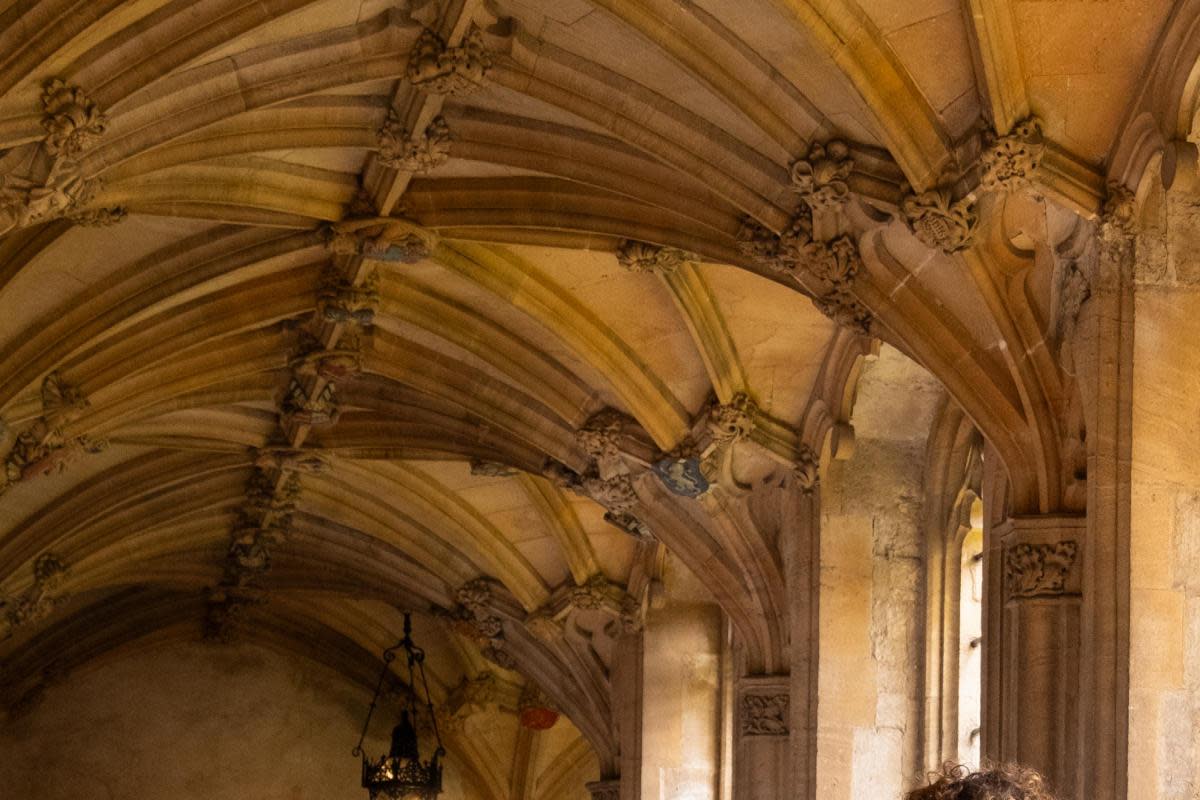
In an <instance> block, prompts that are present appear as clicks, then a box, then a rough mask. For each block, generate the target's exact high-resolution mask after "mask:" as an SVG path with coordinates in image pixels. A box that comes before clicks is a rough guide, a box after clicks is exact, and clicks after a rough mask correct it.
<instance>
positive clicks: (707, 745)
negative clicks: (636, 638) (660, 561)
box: [641, 602, 722, 800]
mask: <svg viewBox="0 0 1200 800" xmlns="http://www.w3.org/2000/svg"><path fill="white" fill-rule="evenodd" d="M721 620H722V617H721V611H720V609H719V608H718V607H717V606H715V605H712V604H707V603H695V602H678V603H668V604H667V605H666V606H665V607H663V608H659V609H655V608H652V609H651V611H650V613H649V615H648V616H647V620H646V627H645V630H644V632H643V634H642V635H643V640H642V641H643V647H644V658H643V661H642V665H643V670H642V679H643V693H642V735H641V743H642V758H641V762H642V763H641V767H642V769H641V784H642V785H641V797H642V800H717V798H718V788H717V787H718V775H719V769H718V767H719V758H720V732H721V691H720V689H721Z"/></svg>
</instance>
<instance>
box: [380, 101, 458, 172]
mask: <svg viewBox="0 0 1200 800" xmlns="http://www.w3.org/2000/svg"><path fill="white" fill-rule="evenodd" d="M377 139H378V144H377V148H378V153H379V160H380V161H381V162H382V163H384V164H386V165H387V166H389V167H392V168H393V169H398V170H400V171H401V172H412V173H416V174H422V173H426V172H429V171H431V170H433V169H436V168H437V167H440V166H441V165H442V164H445V163H446V161H447V160H448V159H449V158H450V141H451V140H450V126H449V125H447V124H446V118H445V117H436V118H434V120H433V121H432V122H430V123H429V125H428V126H427V127H426V128H425V130H424V131H422V132H421V133H420V134H413V133H410V132H409V131H408V130H407V129H406V128H405V127H404V125H403V124H402V123H401V122H400V118H399V117H398V116H397V115H396V111H395V109H391V110H389V111H388V118H387V121H386V122H385V123H383V127H382V128H380V129H379V132H378V134H377Z"/></svg>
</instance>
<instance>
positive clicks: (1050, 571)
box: [1004, 541, 1079, 597]
mask: <svg viewBox="0 0 1200 800" xmlns="http://www.w3.org/2000/svg"><path fill="white" fill-rule="evenodd" d="M1078 551H1079V545H1078V544H1077V543H1076V542H1073V541H1063V542H1055V543H1053V544H1025V543H1022V544H1015V545H1012V546H1010V547H1008V548H1007V549H1006V550H1005V552H1004V585H1005V588H1006V589H1007V590H1008V596H1009V597H1040V596H1047V595H1061V594H1066V592H1067V588H1066V587H1067V576H1068V574H1069V573H1070V571H1071V568H1072V567H1073V566H1074V564H1075V558H1076V555H1077V554H1078Z"/></svg>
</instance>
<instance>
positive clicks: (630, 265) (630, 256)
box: [617, 239, 691, 275]
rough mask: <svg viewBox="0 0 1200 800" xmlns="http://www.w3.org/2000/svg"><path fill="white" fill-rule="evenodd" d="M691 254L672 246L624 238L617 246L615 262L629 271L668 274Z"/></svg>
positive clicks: (681, 264)
mask: <svg viewBox="0 0 1200 800" xmlns="http://www.w3.org/2000/svg"><path fill="white" fill-rule="evenodd" d="M690 257H691V256H690V255H689V254H688V253H685V252H683V251H682V250H677V249H675V248H673V247H660V246H658V245H654V244H646V243H645V242H635V241H631V240H628V239H627V240H625V241H623V242H621V246H620V247H619V248H617V263H618V264H620V265H621V266H622V267H624V268H625V269H627V270H628V271H630V272H650V273H654V274H657V275H670V274H672V273H674V272H675V271H676V270H677V269H679V268H680V267H681V266H683V264H684V263H685V262H687V261H688V259H689V258H690Z"/></svg>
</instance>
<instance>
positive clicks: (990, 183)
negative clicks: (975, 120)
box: [979, 117, 1046, 192]
mask: <svg viewBox="0 0 1200 800" xmlns="http://www.w3.org/2000/svg"><path fill="white" fill-rule="evenodd" d="M985 145H986V147H985V149H984V151H983V153H981V154H980V156H979V166H980V169H981V170H982V174H981V175H980V178H979V186H980V188H981V189H983V190H985V191H992V192H1001V191H1002V192H1014V191H1017V190H1018V189H1023V188H1025V187H1026V186H1029V184H1030V183H1031V182H1032V181H1033V176H1034V173H1036V172H1037V170H1038V167H1040V166H1041V163H1042V156H1043V155H1045V152H1046V144H1045V140H1044V138H1043V137H1042V122H1041V120H1039V119H1038V118H1037V117H1026V118H1025V119H1023V120H1021V121H1020V122H1018V123H1017V124H1016V125H1014V126H1013V129H1012V131H1010V132H1009V133H1008V135H1006V136H996V135H995V134H990V135H988V136H987V137H986V138H985Z"/></svg>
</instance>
